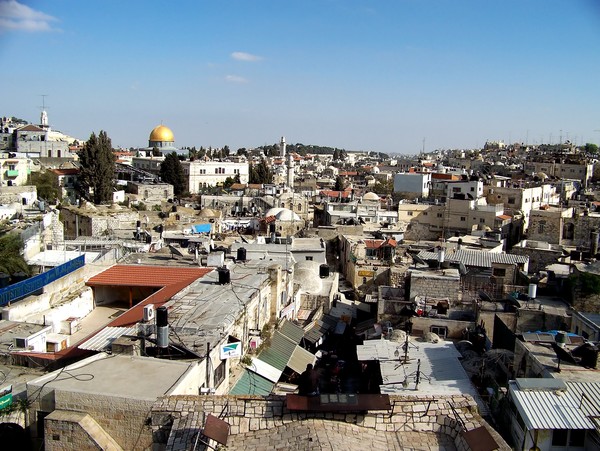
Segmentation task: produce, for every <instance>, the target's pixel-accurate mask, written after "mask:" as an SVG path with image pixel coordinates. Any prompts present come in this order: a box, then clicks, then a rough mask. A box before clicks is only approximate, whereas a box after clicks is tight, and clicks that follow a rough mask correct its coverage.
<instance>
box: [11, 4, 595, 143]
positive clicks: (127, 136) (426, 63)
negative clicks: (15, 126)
mask: <svg viewBox="0 0 600 451" xmlns="http://www.w3.org/2000/svg"><path fill="white" fill-rule="evenodd" d="M0 62H1V65H0V67H1V70H0V74H1V75H0V86H1V87H2V90H1V92H2V93H1V94H0V115H2V116H16V117H19V118H22V119H25V120H27V121H29V122H33V123H39V120H40V119H39V118H40V112H41V106H42V104H44V105H45V106H46V109H47V111H48V117H49V122H50V125H51V126H52V127H53V128H54V129H57V130H60V131H62V132H64V133H67V134H69V135H72V136H75V137H77V138H79V139H83V140H85V139H87V138H88V137H89V135H90V134H91V133H92V132H95V133H98V132H99V131H100V130H105V131H106V132H107V133H108V136H109V137H110V138H111V139H112V143H113V146H115V147H144V146H147V145H148V136H149V134H150V131H151V130H152V129H153V128H154V127H155V126H157V125H159V124H161V123H162V124H164V125H166V126H167V127H169V128H171V130H172V131H173V133H174V135H175V145H176V146H178V147H184V146H190V147H191V146H196V147H200V146H204V147H209V146H212V147H223V146H225V145H227V146H229V147H230V148H231V149H232V150H236V149H238V148H240V147H246V148H252V147H256V146H260V145H264V144H274V143H276V142H278V141H279V139H280V137H281V136H285V137H286V141H287V142H288V143H303V144H314V145H320V146H331V147H337V148H344V149H347V150H356V151H358V150H363V151H365V150H370V151H378V152H384V153H390V154H394V153H397V154H415V153H418V152H419V151H421V150H423V149H424V150H425V151H432V150H435V149H472V148H479V147H482V146H483V145H484V143H485V142H486V141H487V140H491V141H492V140H503V141H504V142H523V143H528V144H539V143H558V142H559V141H560V140H561V139H562V141H566V140H570V141H572V142H575V143H577V144H585V143H586V142H594V143H600V2H599V1H597V0H560V1H559V0H503V1H492V0H489V1H486V0H472V1H467V0H389V1H388V0H371V1H366V0H302V1H296V2H288V1H281V0H272V1H267V0H253V1H248V0H228V1H214V0H213V1H210V2H209V1H204V0H194V1H188V0H178V1H166V0H164V1H158V0H156V1H155V0H143V1H142V0H127V1H122V0H102V1H99V0H85V1H81V0H53V1H26V0H19V1H17V0H0ZM42 96H44V97H42Z"/></svg>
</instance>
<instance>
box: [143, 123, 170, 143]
mask: <svg viewBox="0 0 600 451" xmlns="http://www.w3.org/2000/svg"><path fill="white" fill-rule="evenodd" d="M149 140H150V141H152V142H165V141H166V142H175V138H174V137H173V132H172V131H171V129H170V128H169V127H165V126H164V125H158V126H157V127H154V130H152V131H151V132H150V139H149Z"/></svg>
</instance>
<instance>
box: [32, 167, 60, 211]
mask: <svg viewBox="0 0 600 451" xmlns="http://www.w3.org/2000/svg"><path fill="white" fill-rule="evenodd" d="M28 183H29V184H32V185H34V186H35V188H36V190H37V196H38V198H39V199H44V200H47V201H48V202H52V203H54V201H55V200H56V199H58V197H59V187H58V178H57V177H56V176H55V175H54V174H53V173H52V172H50V171H44V172H32V173H31V174H30V175H29V181H28Z"/></svg>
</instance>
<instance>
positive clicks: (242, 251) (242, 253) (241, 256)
mask: <svg viewBox="0 0 600 451" xmlns="http://www.w3.org/2000/svg"><path fill="white" fill-rule="evenodd" d="M237 260H240V261H243V262H245V261H246V248H244V247H240V248H238V250H237Z"/></svg>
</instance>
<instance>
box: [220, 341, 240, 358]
mask: <svg viewBox="0 0 600 451" xmlns="http://www.w3.org/2000/svg"><path fill="white" fill-rule="evenodd" d="M241 356H242V342H241V341H238V342H235V343H227V344H225V345H221V360H225V359H230V358H232V357H241Z"/></svg>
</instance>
